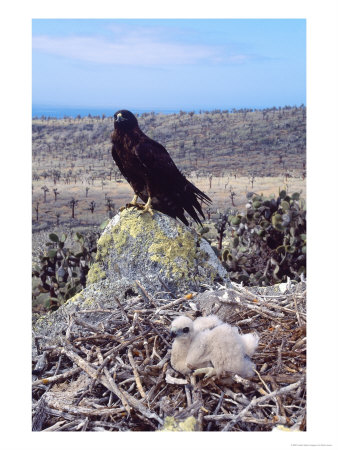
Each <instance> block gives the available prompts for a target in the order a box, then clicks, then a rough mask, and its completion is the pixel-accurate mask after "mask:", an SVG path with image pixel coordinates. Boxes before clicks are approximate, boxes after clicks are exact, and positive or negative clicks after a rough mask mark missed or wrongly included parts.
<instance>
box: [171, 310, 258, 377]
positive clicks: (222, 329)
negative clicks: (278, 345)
mask: <svg viewBox="0 0 338 450" xmlns="http://www.w3.org/2000/svg"><path fill="white" fill-rule="evenodd" d="M171 332H172V334H173V335H174V336H175V337H176V339H175V341H174V343H173V347H172V356H171V364H172V366H173V368H174V369H175V370H177V371H179V372H181V373H183V374H187V373H189V372H190V369H197V370H195V374H201V373H205V374H206V376H207V377H210V376H212V375H215V374H216V375H217V376H218V377H220V376H222V375H224V374H225V373H226V372H233V373H237V374H239V375H241V376H244V377H250V376H252V375H253V374H254V368H255V364H254V363H253V362H252V361H251V360H250V358H249V356H252V355H253V353H254V351H255V350H256V348H257V345H258V341H259V337H258V335H256V334H246V335H240V334H239V332H238V329H237V327H232V326H230V325H229V324H226V323H224V322H222V321H221V320H220V319H218V317H217V316H206V317H199V318H198V319H196V320H195V321H194V322H193V321H192V320H191V319H189V318H188V317H185V316H180V317H178V318H177V319H175V320H174V321H173V323H172V326H171Z"/></svg>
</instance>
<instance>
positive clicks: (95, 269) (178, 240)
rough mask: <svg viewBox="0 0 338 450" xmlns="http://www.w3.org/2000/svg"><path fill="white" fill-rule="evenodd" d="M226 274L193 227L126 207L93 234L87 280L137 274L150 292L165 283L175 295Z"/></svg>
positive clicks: (128, 277) (130, 278)
mask: <svg viewBox="0 0 338 450" xmlns="http://www.w3.org/2000/svg"><path fill="white" fill-rule="evenodd" d="M226 278H227V275H226V271H225V269H224V268H223V266H222V265H221V264H220V262H219V260H218V259H217V257H216V255H215V253H214V252H213V250H212V248H211V247H210V245H209V244H208V242H207V241H206V240H205V239H203V238H201V237H200V236H199V235H198V234H197V233H196V232H195V231H194V230H193V229H191V228H188V227H186V226H185V225H183V224H180V223H179V222H178V221H176V220H174V219H172V218H171V217H169V216H167V215H165V214H161V213H158V212H156V213H155V214H154V216H153V217H152V216H151V215H150V214H141V213H140V211H138V210H135V209H131V208H129V209H126V210H124V211H123V212H122V213H119V214H117V215H116V216H115V217H114V218H113V219H112V220H111V221H110V222H109V224H108V225H107V227H106V228H105V230H104V232H103V234H102V236H101V237H100V239H99V240H98V246H97V256H96V262H95V264H93V266H92V267H91V269H90V271H89V273H88V277H87V283H88V284H92V283H96V282H97V281H99V280H103V279H108V280H109V281H110V283H116V282H123V281H124V280H125V281H126V282H130V281H133V282H135V280H138V281H139V282H140V283H141V284H142V286H144V288H145V289H146V290H147V291H148V292H149V293H150V294H152V295H155V294H156V293H157V292H163V291H165V290H166V289H165V287H164V286H167V287H168V288H169V291H170V292H171V293H172V294H173V295H174V296H177V295H181V294H184V293H186V292H189V291H190V290H194V291H199V290H200V285H201V283H207V284H209V285H213V284H214V281H216V280H217V279H218V280H219V281H222V282H224V281H225V279H226ZM161 297H162V298H163V295H162V296H161ZM164 298H165V297H164Z"/></svg>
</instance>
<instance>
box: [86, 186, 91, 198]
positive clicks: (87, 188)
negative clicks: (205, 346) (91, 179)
mask: <svg viewBox="0 0 338 450" xmlns="http://www.w3.org/2000/svg"><path fill="white" fill-rule="evenodd" d="M89 189H90V188H89V187H88V186H87V187H86V198H87V197H88V191H89Z"/></svg>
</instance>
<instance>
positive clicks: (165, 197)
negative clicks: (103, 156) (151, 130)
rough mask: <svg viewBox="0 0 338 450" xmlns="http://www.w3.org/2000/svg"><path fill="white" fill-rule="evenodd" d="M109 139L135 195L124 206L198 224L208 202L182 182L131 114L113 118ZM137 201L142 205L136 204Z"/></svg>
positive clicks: (124, 112) (166, 155)
mask: <svg viewBox="0 0 338 450" xmlns="http://www.w3.org/2000/svg"><path fill="white" fill-rule="evenodd" d="M111 138H112V143H113V147H112V156H113V158H114V161H115V162H116V165H117V167H118V168H119V169H120V171H121V173H122V175H123V176H124V177H125V178H126V180H127V181H128V183H129V184H130V185H131V187H132V188H133V190H134V192H135V195H134V197H133V199H132V201H131V202H130V203H129V204H128V205H127V206H136V207H138V208H140V209H142V210H143V212H149V213H151V214H153V209H155V210H157V211H160V212H162V213H164V214H167V215H168V216H170V217H173V218H174V219H176V218H178V219H180V220H181V221H182V222H183V223H184V224H186V225H188V221H187V219H186V217H185V215H184V213H185V212H186V213H188V214H189V215H190V216H191V217H192V218H193V219H194V221H195V222H197V223H199V224H201V220H200V218H199V216H198V213H199V214H200V215H201V216H202V217H203V219H204V214H203V211H202V208H201V205H200V203H201V202H204V203H206V204H210V203H211V199H210V198H209V197H208V196H207V195H206V194H204V192H202V191H200V190H199V189H198V188H197V187H196V186H194V185H193V184H192V183H190V181H188V180H187V179H186V178H185V176H184V175H183V174H182V173H181V172H180V171H179V169H178V168H177V167H176V165H175V163H174V162H173V160H172V159H171V157H170V155H169V153H168V152H167V150H166V149H165V148H164V147H163V146H162V145H161V144H159V143H158V142H156V141H154V140H153V139H150V138H149V137H148V136H146V135H145V134H144V133H143V132H142V131H141V129H140V128H139V126H138V122H137V119H136V117H135V116H134V114H132V113H131V112H130V111H127V110H124V109H121V110H120V111H117V112H116V113H115V114H114V132H113V133H112V135H111ZM138 197H140V198H141V200H142V201H143V202H144V203H145V205H140V204H139V203H137V198H138Z"/></svg>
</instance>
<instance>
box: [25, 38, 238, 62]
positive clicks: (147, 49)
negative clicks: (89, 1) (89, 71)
mask: <svg viewBox="0 0 338 450" xmlns="http://www.w3.org/2000/svg"><path fill="white" fill-rule="evenodd" d="M33 50H37V51H41V52H44V53H48V54H53V55H58V56H63V57H66V58H70V59H76V60H80V61H86V62H92V63H100V64H117V65H137V66H164V65H169V66H172V65H185V64H197V63H201V62H203V63H209V64H219V63H222V62H223V63H224V62H225V63H226V62H230V63H231V62H234V61H235V60H234V59H233V58H234V56H235V55H233V54H228V55H227V54H226V51H225V49H224V48H222V47H216V46H208V45H199V44H185V43H182V44H180V43H176V42H163V41H160V40H158V39H156V37H155V36H152V35H150V34H149V35H147V34H146V33H139V34H136V33H131V34H129V35H128V36H125V35H124V36H123V37H122V38H116V39H114V40H108V39H104V38H102V37H83V36H68V37H51V36H34V37H33ZM240 56H241V58H240V60H241V62H242V61H243V59H242V56H243V55H240ZM244 56H245V55H244Z"/></svg>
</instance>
